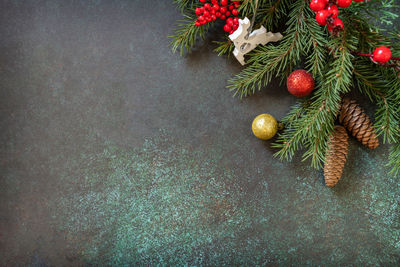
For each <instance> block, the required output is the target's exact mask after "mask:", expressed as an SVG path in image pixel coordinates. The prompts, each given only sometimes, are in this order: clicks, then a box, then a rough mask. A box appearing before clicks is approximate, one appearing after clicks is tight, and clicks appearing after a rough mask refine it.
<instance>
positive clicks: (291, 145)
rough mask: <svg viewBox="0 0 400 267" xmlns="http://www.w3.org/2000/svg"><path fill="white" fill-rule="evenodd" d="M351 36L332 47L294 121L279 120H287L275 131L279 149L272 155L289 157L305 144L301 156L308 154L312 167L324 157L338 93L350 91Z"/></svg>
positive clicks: (334, 117)
mask: <svg viewBox="0 0 400 267" xmlns="http://www.w3.org/2000/svg"><path fill="white" fill-rule="evenodd" d="M353 42H354V40H352V41H350V40H346V39H345V37H344V36H343V38H342V40H341V42H340V43H339V45H338V46H337V47H338V49H335V50H334V51H333V57H334V60H333V62H332V63H331V64H330V65H329V66H328V67H327V70H326V73H325V75H324V76H323V77H322V79H319V80H318V85H319V86H318V88H317V91H316V93H315V95H314V97H313V98H312V99H311V100H312V103H311V105H310V106H309V107H308V108H306V109H305V113H304V114H303V115H302V116H301V117H300V118H299V119H297V120H296V121H294V122H289V123H288V121H289V120H290V119H292V117H291V116H290V115H289V116H287V117H285V118H284V120H283V122H284V123H287V125H286V127H285V130H284V131H283V133H282V134H280V135H279V137H278V139H277V143H275V144H274V147H275V148H279V149H280V150H279V151H278V152H277V153H276V154H275V156H277V157H279V158H280V159H282V160H283V159H284V160H291V158H292V157H293V155H294V154H295V152H296V151H297V150H299V149H301V148H302V147H304V148H306V151H305V153H304V154H303V159H304V160H306V159H307V158H311V165H312V166H313V167H315V168H319V167H321V166H322V163H323V162H324V159H325V150H326V143H327V139H328V137H329V136H330V134H331V133H332V131H333V126H334V122H335V120H336V114H337V112H338V110H339V107H340V101H341V94H344V93H347V92H349V91H350V86H351V85H352V70H353V65H352V62H351V59H352V57H353V56H352V55H351V52H350V51H351V48H352V47H353V46H352V43H353Z"/></svg>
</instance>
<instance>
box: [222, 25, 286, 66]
mask: <svg viewBox="0 0 400 267" xmlns="http://www.w3.org/2000/svg"><path fill="white" fill-rule="evenodd" d="M250 27H251V25H250V20H249V19H248V18H244V19H243V20H242V19H239V28H238V29H237V30H236V31H235V32H234V33H232V34H231V35H229V38H230V39H231V40H232V41H233V43H234V45H235V50H234V51H233V54H234V55H235V57H236V59H237V60H238V61H239V62H240V64H242V65H244V64H246V63H245V61H244V55H245V54H247V53H249V52H250V51H251V50H253V49H254V48H256V47H257V45H259V44H262V45H266V44H267V43H269V42H277V41H279V40H281V39H282V37H283V36H282V34H280V33H279V32H278V33H272V32H267V30H266V29H265V28H264V26H261V28H259V29H258V30H255V31H253V32H251V33H250V34H249V31H251V28H250Z"/></svg>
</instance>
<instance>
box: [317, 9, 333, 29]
mask: <svg viewBox="0 0 400 267" xmlns="http://www.w3.org/2000/svg"><path fill="white" fill-rule="evenodd" d="M330 14H331V13H330V12H329V11H328V10H326V9H324V10H321V11H318V12H317V14H316V15H315V20H316V21H317V23H318V24H319V25H322V26H323V25H326V19H327V18H328V16H329V15H330Z"/></svg>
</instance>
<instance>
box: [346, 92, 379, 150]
mask: <svg viewBox="0 0 400 267" xmlns="http://www.w3.org/2000/svg"><path fill="white" fill-rule="evenodd" d="M339 122H340V123H341V124H343V125H344V126H345V127H346V128H347V130H348V131H349V132H350V133H351V134H352V135H353V136H354V137H355V138H357V140H358V141H360V142H361V143H362V144H363V145H364V146H366V147H368V148H370V149H375V148H377V147H378V146H379V140H378V136H377V135H376V132H375V129H374V128H373V127H372V123H371V120H370V119H369V117H368V115H367V114H365V112H364V110H363V109H362V108H361V107H360V106H359V105H358V104H357V103H356V101H354V100H350V99H349V98H345V99H343V102H342V108H341V109H340V114H339Z"/></svg>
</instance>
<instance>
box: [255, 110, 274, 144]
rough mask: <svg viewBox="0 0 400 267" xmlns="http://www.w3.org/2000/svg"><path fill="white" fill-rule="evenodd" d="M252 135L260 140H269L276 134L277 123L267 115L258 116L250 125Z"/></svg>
mask: <svg viewBox="0 0 400 267" xmlns="http://www.w3.org/2000/svg"><path fill="white" fill-rule="evenodd" d="M251 129H252V130H253V133H254V135H255V136H256V137H257V138H259V139H261V140H268V139H271V138H272V137H274V136H275V135H276V133H277V132H278V122H277V121H276V119H275V118H274V117H273V116H271V115H269V114H267V113H264V114H260V115H258V116H257V117H255V119H254V120H253V123H252V125H251Z"/></svg>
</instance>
